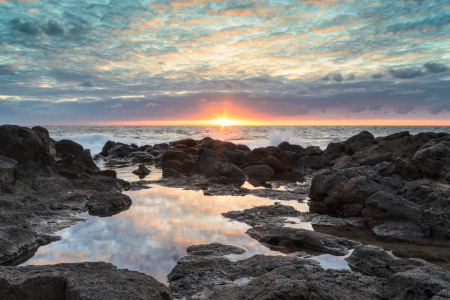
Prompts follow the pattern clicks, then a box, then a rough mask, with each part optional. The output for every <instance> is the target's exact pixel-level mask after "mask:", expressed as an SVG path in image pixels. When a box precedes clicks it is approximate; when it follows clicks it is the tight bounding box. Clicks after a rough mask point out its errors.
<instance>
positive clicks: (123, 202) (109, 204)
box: [87, 192, 131, 217]
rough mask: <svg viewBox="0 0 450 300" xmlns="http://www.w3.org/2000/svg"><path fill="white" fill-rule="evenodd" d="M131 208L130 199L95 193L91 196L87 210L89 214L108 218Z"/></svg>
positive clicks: (115, 194)
mask: <svg viewBox="0 0 450 300" xmlns="http://www.w3.org/2000/svg"><path fill="white" fill-rule="evenodd" d="M130 206H131V199H130V197H128V196H127V195H124V194H119V193H113V192H111V193H109V192H105V193H95V194H93V195H91V197H90V199H89V202H88V203H87V208H88V210H89V214H90V215H93V216H99V217H109V216H113V215H115V214H118V213H120V212H121V211H124V210H127V209H128V208H129V207H130Z"/></svg>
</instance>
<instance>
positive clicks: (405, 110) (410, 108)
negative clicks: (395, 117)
mask: <svg viewBox="0 0 450 300" xmlns="http://www.w3.org/2000/svg"><path fill="white" fill-rule="evenodd" d="M413 110H414V105H403V106H398V107H396V109H395V111H396V112H397V113H399V114H401V115H406V114H408V113H409V112H411V111H413Z"/></svg>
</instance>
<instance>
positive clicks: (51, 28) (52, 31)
mask: <svg viewBox="0 0 450 300" xmlns="http://www.w3.org/2000/svg"><path fill="white" fill-rule="evenodd" d="M42 30H43V31H44V32H45V33H46V34H47V35H63V34H64V29H63V28H62V27H61V25H59V24H58V23H56V22H55V21H48V22H47V23H46V24H45V25H44V26H43V28H42Z"/></svg>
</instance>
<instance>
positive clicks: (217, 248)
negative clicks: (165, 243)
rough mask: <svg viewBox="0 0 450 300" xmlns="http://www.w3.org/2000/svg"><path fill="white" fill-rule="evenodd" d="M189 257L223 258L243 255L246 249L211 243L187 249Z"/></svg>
mask: <svg viewBox="0 0 450 300" xmlns="http://www.w3.org/2000/svg"><path fill="white" fill-rule="evenodd" d="M186 252H187V254H188V255H200V256H210V255H214V256H223V255H228V254H242V253H244V252H245V249H244V248H241V247H236V246H232V245H224V244H220V243H211V244H206V245H193V246H189V247H187V248H186Z"/></svg>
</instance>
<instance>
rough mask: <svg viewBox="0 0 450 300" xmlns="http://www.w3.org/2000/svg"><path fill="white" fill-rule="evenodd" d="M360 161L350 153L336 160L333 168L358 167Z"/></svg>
mask: <svg viewBox="0 0 450 300" xmlns="http://www.w3.org/2000/svg"><path fill="white" fill-rule="evenodd" d="M358 166H359V163H357V162H356V161H355V160H354V159H353V158H351V157H350V156H348V155H343V156H341V157H340V158H338V159H337V160H336V162H335V163H334V166H333V170H342V169H347V168H353V167H358Z"/></svg>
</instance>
